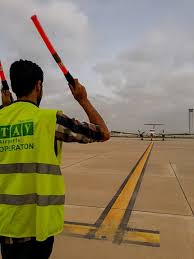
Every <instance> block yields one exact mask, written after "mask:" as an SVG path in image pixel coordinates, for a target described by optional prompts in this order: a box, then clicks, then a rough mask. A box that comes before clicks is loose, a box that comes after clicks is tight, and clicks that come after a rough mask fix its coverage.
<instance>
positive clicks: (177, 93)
mask: <svg viewBox="0 0 194 259" xmlns="http://www.w3.org/2000/svg"><path fill="white" fill-rule="evenodd" d="M193 40H194V34H193V33H191V32H186V31H181V30H178V29H177V28H156V29H155V30H154V31H151V32H148V33H147V34H145V35H144V37H143V38H142V39H141V41H140V42H139V44H137V45H136V46H135V47H134V48H129V49H127V50H125V51H122V52H121V53H120V54H119V55H117V56H116V57H115V59H114V60H112V61H111V62H105V63H101V64H97V65H96V66H95V67H94V70H95V71H96V72H97V73H98V74H99V75H100V76H101V79H102V84H103V85H104V88H108V90H109V91H110V92H113V93H114V96H115V98H114V104H112V105H111V107H112V114H114V120H113V119H111V117H110V118H109V123H110V124H111V125H112V127H113V128H116V129H120V130H122V129H123V128H125V129H129V130H135V128H136V129H137V128H143V124H144V123H148V122H155V123H157V122H162V123H165V124H166V126H165V128H166V129H167V130H168V131H176V132H177V131H179V132H180V131H187V129H188V121H187V118H188V115H187V110H188V108H190V107H193V104H194V100H193V97H194V87H193V83H194V44H193V42H194V41H193ZM107 96H108V92H107Z"/></svg>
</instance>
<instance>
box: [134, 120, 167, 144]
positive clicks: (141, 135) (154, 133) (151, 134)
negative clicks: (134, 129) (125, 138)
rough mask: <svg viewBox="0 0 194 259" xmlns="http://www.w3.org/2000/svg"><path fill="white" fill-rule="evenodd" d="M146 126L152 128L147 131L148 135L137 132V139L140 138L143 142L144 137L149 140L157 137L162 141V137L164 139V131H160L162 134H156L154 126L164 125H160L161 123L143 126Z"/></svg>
mask: <svg viewBox="0 0 194 259" xmlns="http://www.w3.org/2000/svg"><path fill="white" fill-rule="evenodd" d="M144 125H146V126H152V128H151V129H150V130H149V132H148V133H146V134H144V133H145V132H142V133H141V132H140V131H139V130H138V132H139V137H141V139H142V140H143V138H144V137H150V138H151V140H152V138H154V137H155V138H158V137H161V138H162V140H164V137H165V134H164V130H163V131H162V133H156V126H161V125H164V124H161V123H146V124H144Z"/></svg>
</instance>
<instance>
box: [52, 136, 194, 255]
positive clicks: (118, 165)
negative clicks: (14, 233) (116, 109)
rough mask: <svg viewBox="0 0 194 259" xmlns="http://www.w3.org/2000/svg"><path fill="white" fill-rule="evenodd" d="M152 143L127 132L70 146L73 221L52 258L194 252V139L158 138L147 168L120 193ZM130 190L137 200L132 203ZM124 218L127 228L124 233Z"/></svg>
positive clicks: (66, 151)
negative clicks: (107, 139) (128, 137)
mask: <svg viewBox="0 0 194 259" xmlns="http://www.w3.org/2000/svg"><path fill="white" fill-rule="evenodd" d="M149 145H150V141H148V140H145V141H141V140H139V139H127V138H126V139H124V138H112V139H111V140H110V141H109V142H106V143H93V144H88V145H79V144H64V146H63V164H62V172H63V174H64V176H65V181H66V186H67V195H66V206H65V221H66V225H65V228H64V232H63V233H62V234H60V235H59V236H57V237H56V239H55V245H54V250H53V253H52V256H51V258H52V259H64V258H68V259H77V258H83V259H89V258H90V259H91V258H93V259H107V258H111V259H118V258H122V259H125V258H126V259H129V258H132V259H193V258H194V217H193V216H194V159H193V156H194V140H181V139H180V140H174V139H169V140H167V141H164V142H163V141H158V140H156V141H153V147H152V150H151V151H150V154H149V157H148V159H147V161H146V164H145V167H144V170H142V171H143V175H141V176H140V174H141V172H140V171H141V169H139V170H140V171H139V172H140V173H139V176H137V182H135V183H134V184H133V182H131V183H129V184H128V187H127V190H126V192H125V193H122V194H120V193H118V190H119V188H120V187H121V185H122V183H123V182H124V180H125V179H126V177H127V176H128V175H129V173H130V172H131V171H132V174H131V176H130V177H132V176H133V168H134V166H135V165H136V163H137V161H138V160H139V159H140V157H141V156H142V154H143V153H144V152H145V150H146V148H147V147H148V146H149ZM145 159H146V158H145ZM140 163H142V161H140ZM137 166H139V165H137ZM142 166H143V165H142ZM135 170H136V169H135ZM138 177H139V178H138ZM140 178H141V179H140ZM133 181H134V179H133ZM136 183H137V185H138V186H136V185H135V184H136ZM133 186H136V187H138V188H136V187H135V188H136V189H133ZM124 188H125V187H124V186H123V187H122V188H121V189H122V190H123V189H124ZM130 190H132V191H131V193H132V195H133V196H132V199H133V201H132V200H131V199H129V203H131V202H132V203H133V204H132V203H131V204H130V206H129V207H125V205H124V204H123V200H124V199H125V198H126V197H127V198H128V197H130ZM120 191H121V190H120ZM122 192H123V191H122ZM115 194H116V195H115ZM120 196H122V197H120ZM119 198H120V201H118V199H119ZM113 199H115V200H114V201H113V203H112V207H111V204H110V201H111V200H113ZM116 199H117V200H116ZM116 203H117V205H115V204H116ZM108 204H109V205H110V206H109V208H107V205H108ZM118 204H119V205H118ZM115 206H116V207H115ZM127 210H131V211H130V212H129V213H128V216H127V222H126V220H125V222H124V223H122V220H123V219H121V218H119V217H120V216H121V217H123V215H125V214H127V213H126V211H127ZM104 211H105V212H106V213H105V212H104ZM110 211H112V213H111V212H110ZM122 211H125V213H122ZM103 212H104V214H106V215H105V216H104V218H103ZM115 212H116V214H115ZM120 219H121V224H120V225H122V226H124V227H122V226H121V228H120V231H119V233H117V232H118V231H117V230H115V229H116V228H117V227H118V224H117V222H118V220H120ZM115 222H116V223H115ZM76 224H77V225H76ZM115 224H117V225H116V227H115ZM71 226H72V228H71ZM83 227H84V230H83V229H80V228H83ZM122 228H123V229H122ZM127 231H128V232H127ZM88 233H89V234H88ZM99 233H100V234H99ZM116 233H117V234H118V235H117V234H116ZM141 233H142V234H141ZM114 235H117V237H118V236H121V235H122V238H120V239H119V238H115V237H114ZM125 238H126V239H128V241H126V240H125ZM118 239H119V240H120V241H118Z"/></svg>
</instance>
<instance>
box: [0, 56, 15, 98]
mask: <svg viewBox="0 0 194 259" xmlns="http://www.w3.org/2000/svg"><path fill="white" fill-rule="evenodd" d="M0 77H1V84H2V88H1V90H2V91H6V90H8V91H9V85H8V83H7V80H6V77H5V74H4V71H3V66H2V63H1V61H0ZM10 99H11V103H13V101H14V100H13V97H12V94H11V93H10Z"/></svg>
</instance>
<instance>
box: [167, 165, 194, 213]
mask: <svg viewBox="0 0 194 259" xmlns="http://www.w3.org/2000/svg"><path fill="white" fill-rule="evenodd" d="M169 164H170V167H171V169H172V171H173V172H174V175H175V177H176V179H177V182H178V184H179V186H180V188H181V190H182V192H183V195H184V197H185V200H186V201H187V204H188V205H189V208H190V210H191V212H192V215H193V216H194V211H193V209H192V206H191V204H190V203H189V200H188V198H187V196H186V194H185V191H184V189H183V187H182V185H181V183H180V181H179V178H178V176H177V174H176V171H175V170H174V168H173V166H172V164H171V162H170V161H169Z"/></svg>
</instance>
